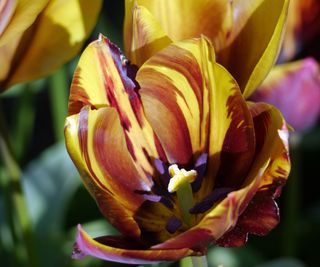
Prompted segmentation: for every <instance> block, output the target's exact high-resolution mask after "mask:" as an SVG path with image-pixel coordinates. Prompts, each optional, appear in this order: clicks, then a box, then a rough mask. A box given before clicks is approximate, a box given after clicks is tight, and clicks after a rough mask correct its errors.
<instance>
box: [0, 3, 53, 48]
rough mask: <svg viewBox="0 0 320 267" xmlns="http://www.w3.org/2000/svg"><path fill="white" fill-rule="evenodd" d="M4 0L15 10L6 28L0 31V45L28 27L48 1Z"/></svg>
mask: <svg viewBox="0 0 320 267" xmlns="http://www.w3.org/2000/svg"><path fill="white" fill-rule="evenodd" d="M2 2H3V1H2ZM2 2H1V5H2ZM6 2H7V4H8V3H9V4H10V3H11V4H13V6H15V10H14V15H13V16H12V17H11V20H10V22H9V23H8V24H7V25H6V28H5V29H4V31H3V32H2V35H1V34H0V47H1V46H3V45H4V44H6V43H9V42H11V41H12V39H15V38H16V37H17V36H20V35H21V34H22V33H23V32H24V31H25V30H26V29H28V28H29V27H30V25H31V24H32V23H34V21H35V20H36V19H37V17H38V15H39V14H40V12H41V11H42V10H43V9H44V8H45V6H46V5H47V4H48V3H49V2H50V1H49V0H39V1H28V0H19V1H10V0H8V1H6ZM14 2H16V3H14ZM13 6H12V7H13ZM10 13H11V12H10ZM2 19H3V17H2V16H1V20H2ZM0 32H1V31H0Z"/></svg>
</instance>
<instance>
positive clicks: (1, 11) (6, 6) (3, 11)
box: [0, 0, 18, 37]
mask: <svg viewBox="0 0 320 267" xmlns="http://www.w3.org/2000/svg"><path fill="white" fill-rule="evenodd" d="M17 4H18V1H17V0H2V1H1V3H0V18H1V20H0V37H1V35H2V33H3V31H4V30H5V28H6V27H7V25H8V24H9V22H10V19H11V17H12V15H13V13H14V11H15V9H16V6H17Z"/></svg>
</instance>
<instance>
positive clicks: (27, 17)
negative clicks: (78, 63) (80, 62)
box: [0, 0, 102, 90]
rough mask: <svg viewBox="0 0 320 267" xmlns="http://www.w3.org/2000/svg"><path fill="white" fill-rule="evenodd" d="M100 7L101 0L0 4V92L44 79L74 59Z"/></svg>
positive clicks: (18, 0) (7, 1)
mask: <svg viewBox="0 0 320 267" xmlns="http://www.w3.org/2000/svg"><path fill="white" fill-rule="evenodd" d="M101 6H102V1H101V0H94V1H84V0H69V1H62V0H37V1H26V0H3V1H1V3H0V66H1V68H0V87H1V89H2V90H3V89H4V88H8V87H9V86H11V85H13V84H16V83H19V82H25V81H30V80H33V79H37V78H40V77H43V76H46V75H48V74H50V73H52V72H53V71H55V70H56V69H57V68H58V67H60V66H61V65H62V64H64V63H65V62H66V61H68V60H69V59H71V58H72V57H74V56H75V55H76V54H77V53H78V52H79V50H80V49H81V47H82V44H83V42H84V41H85V40H86V38H87V37H88V35H89V34H90V32H91V30H92V29H93V27H94V25H95V22H96V20H97V17H98V14H99V11H100V8H101Z"/></svg>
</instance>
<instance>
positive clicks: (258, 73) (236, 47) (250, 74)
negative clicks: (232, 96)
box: [219, 0, 289, 98]
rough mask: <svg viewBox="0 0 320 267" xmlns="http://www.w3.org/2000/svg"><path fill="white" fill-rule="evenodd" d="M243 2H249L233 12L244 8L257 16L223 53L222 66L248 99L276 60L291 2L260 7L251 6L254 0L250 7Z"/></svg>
mask: <svg viewBox="0 0 320 267" xmlns="http://www.w3.org/2000/svg"><path fill="white" fill-rule="evenodd" d="M244 2H248V1H247V0H238V1H235V2H234V10H240V11H241V10H242V6H243V7H246V8H247V11H248V12H249V14H250V13H252V9H254V12H253V13H252V14H251V16H250V18H249V19H247V21H246V24H245V26H244V27H243V29H242V30H241V32H240V33H239V34H238V35H237V37H236V38H235V40H234V41H233V42H232V43H231V44H230V45H229V47H227V48H226V49H224V50H223V51H221V53H220V54H219V62H220V63H221V64H222V65H223V66H225V67H226V68H227V69H228V71H230V73H231V74H232V75H233V76H234V77H235V79H236V81H237V82H238V83H239V86H240V89H241V91H242V92H243V95H244V97H245V98H248V97H249V96H250V94H251V93H252V92H253V91H254V90H255V89H256V87H257V86H258V85H259V84H260V83H261V82H262V81H263V79H264V78H265V76H266V75H267V74H268V72H269V71H270V69H271V67H272V65H273V64H274V62H275V60H276V57H277V54H278V52H279V48H280V43H281V39H282V35H283V28H284V27H283V26H284V24H285V21H286V15H287V10H288V3H289V1H288V0H279V1H271V0H264V1H258V3H259V6H257V5H256V4H252V5H251V2H252V3H255V2H256V1H254V0H252V1H249V2H250V3H249V2H248V3H244ZM248 7H249V8H248ZM243 9H244V8H243ZM244 17H246V16H244ZM239 19H241V16H239ZM235 23H237V21H235ZM240 24H241V22H240Z"/></svg>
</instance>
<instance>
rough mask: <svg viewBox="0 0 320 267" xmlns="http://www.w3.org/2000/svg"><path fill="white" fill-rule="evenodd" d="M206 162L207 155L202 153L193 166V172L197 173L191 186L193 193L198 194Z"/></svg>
mask: <svg viewBox="0 0 320 267" xmlns="http://www.w3.org/2000/svg"><path fill="white" fill-rule="evenodd" d="M207 160H208V154H207V153H203V154H201V156H200V157H199V158H198V159H197V161H196V164H195V166H194V170H195V171H196V172H197V178H196V180H195V181H194V182H193V183H192V184H191V186H192V191H193V192H194V193H195V192H198V191H199V189H200V187H201V184H202V181H203V177H204V174H205V172H206V169H207Z"/></svg>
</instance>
